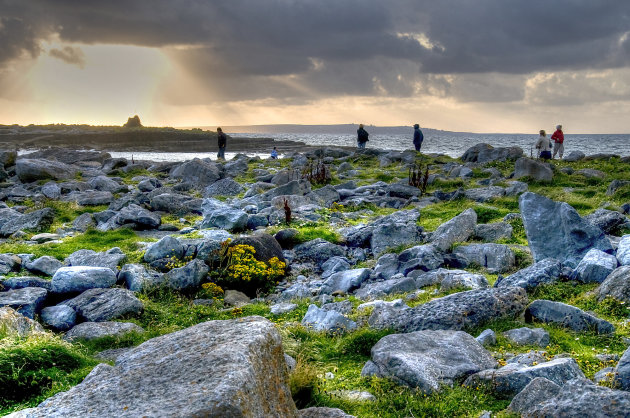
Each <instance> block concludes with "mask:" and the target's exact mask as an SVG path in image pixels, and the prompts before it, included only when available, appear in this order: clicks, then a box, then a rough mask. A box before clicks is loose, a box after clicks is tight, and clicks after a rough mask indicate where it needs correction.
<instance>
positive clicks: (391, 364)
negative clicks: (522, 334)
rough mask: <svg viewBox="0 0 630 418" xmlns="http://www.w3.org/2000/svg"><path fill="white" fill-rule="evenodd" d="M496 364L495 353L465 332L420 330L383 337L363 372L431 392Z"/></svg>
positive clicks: (374, 348)
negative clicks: (492, 353)
mask: <svg viewBox="0 0 630 418" xmlns="http://www.w3.org/2000/svg"><path fill="white" fill-rule="evenodd" d="M493 367H496V361H495V360H494V358H493V357H492V355H491V354H490V353H489V352H488V351H486V349H484V348H483V346H482V345H481V344H480V343H479V342H477V340H475V339H474V338H473V337H472V336H471V335H469V334H467V333H465V332H462V331H417V332H412V333H409V334H392V335H388V336H385V337H383V338H381V340H380V341H379V342H378V343H376V345H375V346H374V347H372V360H370V361H368V362H367V363H366V365H365V367H364V368H363V371H362V373H361V374H362V375H375V376H378V377H383V378H391V379H393V380H394V381H396V382H397V383H399V384H403V385H406V386H410V387H413V388H419V389H420V390H422V391H423V392H425V393H431V392H434V391H438V390H439V389H440V387H441V386H442V385H448V386H452V385H453V384H454V383H455V382H458V381H462V380H464V379H465V378H466V377H467V376H469V375H471V374H473V373H477V372H479V371H481V370H485V369H489V368H493Z"/></svg>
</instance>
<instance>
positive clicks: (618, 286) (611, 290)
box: [597, 265, 630, 305]
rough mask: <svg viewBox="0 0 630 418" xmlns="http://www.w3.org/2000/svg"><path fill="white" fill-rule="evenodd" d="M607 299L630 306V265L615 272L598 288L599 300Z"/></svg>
mask: <svg viewBox="0 0 630 418" xmlns="http://www.w3.org/2000/svg"><path fill="white" fill-rule="evenodd" d="M607 297H611V298H614V299H616V300H618V301H620V302H623V303H627V304H628V305H630V265H628V266H621V267H618V268H616V269H615V270H613V272H612V273H610V274H609V275H608V277H606V280H604V282H603V283H602V284H601V285H600V286H599V288H597V300H598V301H600V302H601V301H602V300H604V299H605V298H607Z"/></svg>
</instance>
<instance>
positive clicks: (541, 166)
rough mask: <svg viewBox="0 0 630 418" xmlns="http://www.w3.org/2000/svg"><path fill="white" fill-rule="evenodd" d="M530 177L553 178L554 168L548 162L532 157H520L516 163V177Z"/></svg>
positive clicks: (543, 179) (535, 178) (539, 179)
mask: <svg viewBox="0 0 630 418" xmlns="http://www.w3.org/2000/svg"><path fill="white" fill-rule="evenodd" d="M522 177H529V178H532V179H534V180H537V181H551V180H553V170H552V169H551V167H550V165H549V164H548V163H543V162H539V161H536V160H532V159H530V158H519V159H518V160H516V164H514V178H515V179H520V178H522Z"/></svg>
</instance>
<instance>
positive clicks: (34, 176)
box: [15, 158, 77, 183]
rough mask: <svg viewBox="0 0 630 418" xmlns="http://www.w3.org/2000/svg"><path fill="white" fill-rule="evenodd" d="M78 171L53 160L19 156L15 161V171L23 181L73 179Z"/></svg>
mask: <svg viewBox="0 0 630 418" xmlns="http://www.w3.org/2000/svg"><path fill="white" fill-rule="evenodd" d="M76 172H77V170H76V169H75V168H74V167H72V166H70V165H68V164H64V163H62V162H58V161H52V160H44V159H35V158H18V159H17V161H16V163H15V173H16V174H17V176H18V178H19V179H20V181H21V182H23V183H31V182H34V181H38V180H47V179H53V180H65V179H72V178H74V176H75V174H76Z"/></svg>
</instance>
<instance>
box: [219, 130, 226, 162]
mask: <svg viewBox="0 0 630 418" xmlns="http://www.w3.org/2000/svg"><path fill="white" fill-rule="evenodd" d="M217 139H218V142H219V152H217V159H221V160H225V146H226V144H227V136H225V134H224V133H223V129H221V128H217Z"/></svg>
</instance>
